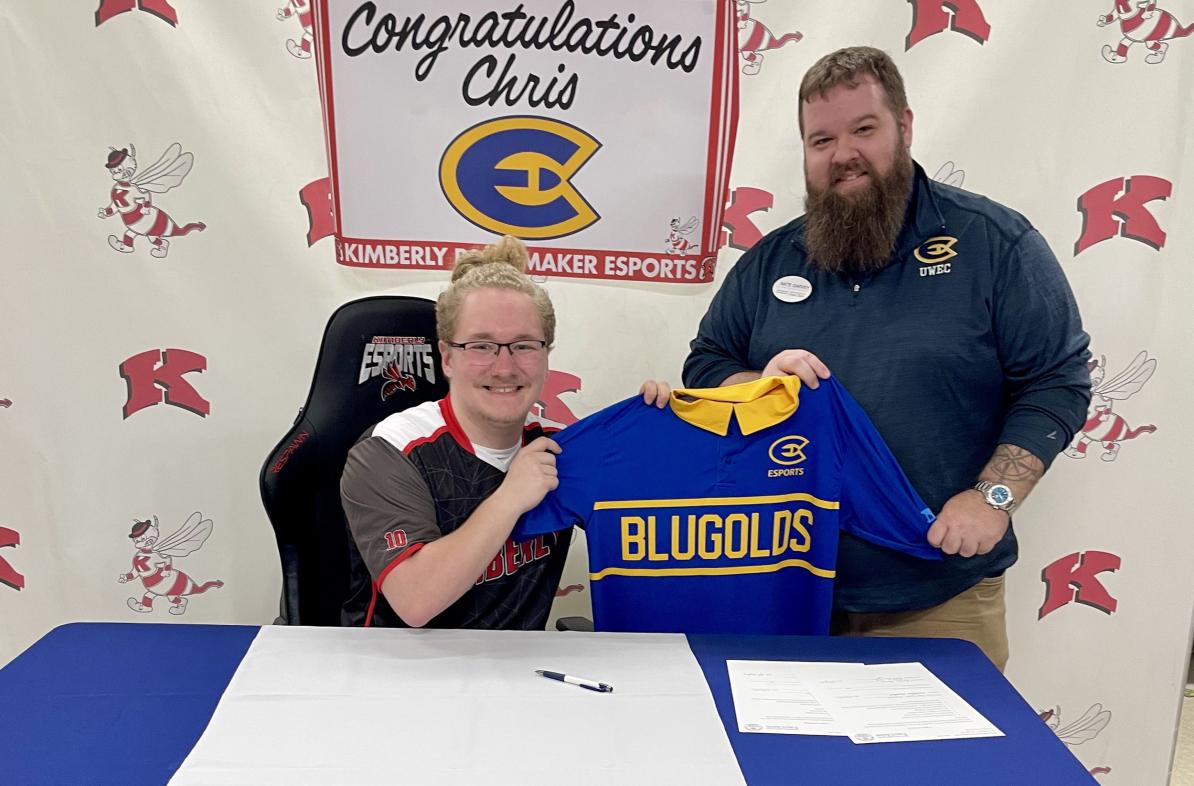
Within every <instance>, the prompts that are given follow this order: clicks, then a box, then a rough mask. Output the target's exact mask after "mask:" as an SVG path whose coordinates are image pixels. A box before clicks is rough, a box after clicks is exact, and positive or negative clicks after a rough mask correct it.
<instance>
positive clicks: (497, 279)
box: [435, 235, 556, 348]
mask: <svg viewBox="0 0 1194 786" xmlns="http://www.w3.org/2000/svg"><path fill="white" fill-rule="evenodd" d="M529 262H530V253H529V252H528V251H527V247H526V246H525V245H523V243H522V241H521V240H518V239H517V238H514V237H510V236H509V235H506V236H505V237H503V238H502V239H501V240H499V241H498V242H496V243H494V244H492V245H488V246H485V248H481V249H477V250H475V251H469V252H468V253H466V254H464V255H463V256H462V257H460V259H458V260H456V266H455V267H454V268H453V269H452V283H451V284H450V285H449V286H448V288H447V289H445V290H444V291H443V292H442V293H440V296H439V298H438V299H437V300H436V301H435V329H436V332H437V333H438V334H439V338H440V340H441V341H452V340H454V339H455V333H456V318H457V316H458V315H459V312H460V304H461V303H463V302H464V299H465V297H467V296H468V294H469V293H470V292H475V291H477V290H478V289H512V290H514V291H515V292H521V293H523V294H524V295H526V296H528V297H529V298H530V299H531V302H533V303H534V304H535V310H536V311H538V312H539V321H540V322H541V323H542V324H543V338H544V339H545V340H546V341H547V346H548V347H549V348H550V347H551V346H552V345H553V344H554V343H555V339H556V312H555V309H554V308H552V305H551V298H549V297H548V296H547V291H546V290H544V289H543V287H541V286H539V285H538V284H536V283H535V282H533V281H531V280H530V279H529V278H527V275H526V269H527V264H528V263H529Z"/></svg>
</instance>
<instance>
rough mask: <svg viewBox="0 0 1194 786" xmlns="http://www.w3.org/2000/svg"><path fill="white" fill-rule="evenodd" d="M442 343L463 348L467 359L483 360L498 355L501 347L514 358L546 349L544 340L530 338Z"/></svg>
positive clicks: (534, 356)
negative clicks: (503, 341) (505, 340)
mask: <svg viewBox="0 0 1194 786" xmlns="http://www.w3.org/2000/svg"><path fill="white" fill-rule="evenodd" d="M444 343H445V344H447V345H448V346H450V347H452V348H454V349H462V350H464V354H465V356H466V357H468V359H469V360H477V361H485V362H489V361H491V360H493V359H494V358H496V357H497V356H498V355H500V354H501V352H502V347H505V348H506V350H507V351H509V353H510V356H511V357H513V358H514V359H515V360H530V359H532V358H536V357H538V356H539V355H540V353H542V352H543V351H544V350H545V349H547V342H546V341H543V340H542V339H532V338H524V339H520V340H518V341H507V342H505V343H502V342H499V341H464V342H461V343H459V344H457V343H456V342H454V341H445V342H444Z"/></svg>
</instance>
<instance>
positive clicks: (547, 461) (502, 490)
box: [493, 437, 560, 532]
mask: <svg viewBox="0 0 1194 786" xmlns="http://www.w3.org/2000/svg"><path fill="white" fill-rule="evenodd" d="M559 452H560V446H559V445H558V444H556V442H555V441H554V440H552V439H550V438H548V437H539V438H538V439H536V440H535V441H534V442H531V443H530V444H528V445H524V446H523V448H522V449H521V450H519V451H518V454H517V455H516V456H515V457H514V460H513V461H512V462H510V469H508V470H506V479H505V480H503V481H502V485H501V486H499V487H498V490H497V491H495V492H494V493H493V496H494V498H495V499H494V502H495V503H497V504H500V505H501V506H502V507H504V508H505V512H507V513H513V514H514V518H515V519H517V518H518V517H519V516H521V515H522V514H523V513H526V512H527V511H528V510H530V509H531V508H533V507H535V506H536V505H538V504H539V503H540V502H542V501H543V498H544V497H545V496H547V492H549V491H551V490H552V489H554V488H555V487H556V486H558V485H560V480H559V474H558V473H557V472H556V454H557V453H559ZM502 518H503V519H505V518H506V516H502ZM510 526H511V527H513V521H511V525H510ZM506 531H507V532H509V528H507V530H506Z"/></svg>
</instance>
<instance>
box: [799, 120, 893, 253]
mask: <svg viewBox="0 0 1194 786" xmlns="http://www.w3.org/2000/svg"><path fill="white" fill-rule="evenodd" d="M868 171H869V172H870V175H871V182H870V184H869V185H868V186H867V188H866V189H864V190H863V191H862V192H861V193H857V194H852V195H848V196H847V195H842V194H839V193H838V192H837V191H834V190H833V188H832V187H830V188H827V189H824V190H818V189H814V188H813V187H812V186H811V185H809V184H808V178H807V176H806V178H805V186H806V189H807V195H806V196H805V197H804V209H805V218H804V246H805V249H806V250H807V251H808V258H809V262H810V263H812V264H813V265H815V266H816V267H819V268H821V269H822V270H827V271H829V272H830V273H842V274H845V275H854V274H858V273H870V272H874V271H876V270H882V269H883V268H884V267H886V266H887V263H888V261H889V260H890V259H891V256H892V254H893V253H895V246H896V240H897V239H898V238H899V235H900V229H901V228H902V227H903V226H904V214H905V213H906V212H907V209H908V197H909V195H910V194H911V193H912V156H911V155H910V154H909V153H908V148H906V147H904V145H903V142H902V141H901V142H900V143H899V146H898V147H897V149H896V153H895V156H894V157H893V159H892V164H891V169H890V170H889V171H888V172H887V174H885V175H878V174H877V173H875V172H874V170H873V169H870V168H869V167H868ZM830 175H831V177H836V176H837V171H836V170H835V171H834V172H831V173H830Z"/></svg>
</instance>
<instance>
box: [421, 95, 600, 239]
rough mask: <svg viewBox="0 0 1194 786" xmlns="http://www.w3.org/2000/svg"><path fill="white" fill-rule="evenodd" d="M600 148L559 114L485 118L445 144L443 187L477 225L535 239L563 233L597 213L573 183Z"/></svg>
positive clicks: (579, 226)
mask: <svg viewBox="0 0 1194 786" xmlns="http://www.w3.org/2000/svg"><path fill="white" fill-rule="evenodd" d="M600 147H601V143H600V142H598V141H597V140H596V139H594V138H593V137H591V136H589V134H587V133H585V132H584V131H582V130H580V129H579V128H577V127H576V126H571V125H568V124H567V123H562V122H560V121H558V120H549V119H548V118H545V117H499V118H497V119H496V120H487V121H485V122H484V123H479V124H477V125H475V126H473V127H472V128H470V129H468V130H467V131H465V132H464V133H462V134H460V135H459V136H458V137H456V138H455V139H453V140H452V143H451V144H450V145H448V147H447V149H446V150H444V155H443V158H441V159H440V163H439V183H440V188H442V189H443V191H444V196H446V197H447V198H448V202H449V203H451V205H452V207H453V208H455V209H456V212H458V213H460V215H462V216H464V217H465V218H466V219H468V220H469V221H471V222H472V223H473V224H476V225H477V226H479V227H481V228H482V229H486V230H488V231H490V232H496V233H497V234H499V235H514V236H515V237H519V238H524V239H534V240H548V239H550V238H556V237H564V236H565V235H571V234H573V233H574V232H579V231H580V230H582V229H584V228H585V227H587V226H589V225H590V224H592V223H594V222H595V221H597V220H598V219H600V218H601V216H599V215H597V211H595V210H594V209H593V208H592V207H591V206H590V205H589V203H588V202H586V201H585V199H584V197H582V196H581V195H580V193H579V192H578V191H577V190H576V187H575V186H573V185H572V183H571V179H572V177H573V176H574V175H576V172H577V170H579V169H580V168H581V167H582V166H584V164H585V162H586V161H588V160H589V159H590V158H591V157H592V156H593V154H594V153H596V152H597V150H598V149H600Z"/></svg>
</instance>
